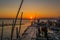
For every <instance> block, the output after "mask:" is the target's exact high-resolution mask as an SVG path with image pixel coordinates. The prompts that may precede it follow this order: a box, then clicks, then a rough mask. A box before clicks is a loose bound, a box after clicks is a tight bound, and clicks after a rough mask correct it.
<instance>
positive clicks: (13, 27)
mask: <svg viewBox="0 0 60 40" xmlns="http://www.w3.org/2000/svg"><path fill="white" fill-rule="evenodd" d="M23 1H24V0H22V1H21V4H20V6H19V9H18V12H17V14H16V18H15V21H14V24H13V26H12V31H11V40H12V37H13V32H14V28H15V25H16V21H17V18H18V15H19V12H20V10H21V7H22V4H23Z"/></svg>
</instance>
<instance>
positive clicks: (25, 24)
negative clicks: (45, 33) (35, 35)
mask: <svg viewBox="0 0 60 40" xmlns="http://www.w3.org/2000/svg"><path fill="white" fill-rule="evenodd" d="M12 23H13V20H4V24H12ZM19 23H20V20H17V24H19ZM0 24H2V20H0ZM22 24H23V25H22V27H21V34H22V33H23V32H24V30H25V29H26V28H27V27H28V26H29V25H30V24H31V21H30V20H23V21H22ZM16 27H19V25H16V26H15V29H14V34H13V35H14V37H13V38H15V37H16ZM11 29H12V26H4V34H3V37H4V38H7V37H8V38H10V36H11ZM1 30H2V27H1V26H0V36H1Z"/></svg>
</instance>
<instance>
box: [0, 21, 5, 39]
mask: <svg viewBox="0 0 60 40" xmlns="http://www.w3.org/2000/svg"><path fill="white" fill-rule="evenodd" d="M3 31H4V21H2V32H1V40H3Z"/></svg>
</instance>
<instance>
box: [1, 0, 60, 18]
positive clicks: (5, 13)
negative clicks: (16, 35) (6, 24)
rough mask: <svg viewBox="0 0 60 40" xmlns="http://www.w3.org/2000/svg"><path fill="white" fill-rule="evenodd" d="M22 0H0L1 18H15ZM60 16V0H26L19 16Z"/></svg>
mask: <svg viewBox="0 0 60 40" xmlns="http://www.w3.org/2000/svg"><path fill="white" fill-rule="evenodd" d="M20 3H21V0H0V18H15V17H16V13H17V11H18V8H19V5H20ZM22 12H23V18H31V17H32V18H34V17H37V18H45V17H47V18H51V17H53V18H56V17H60V0H24V2H23V5H22V8H21V11H20V13H19V16H18V18H20V15H21V13H22Z"/></svg>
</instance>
